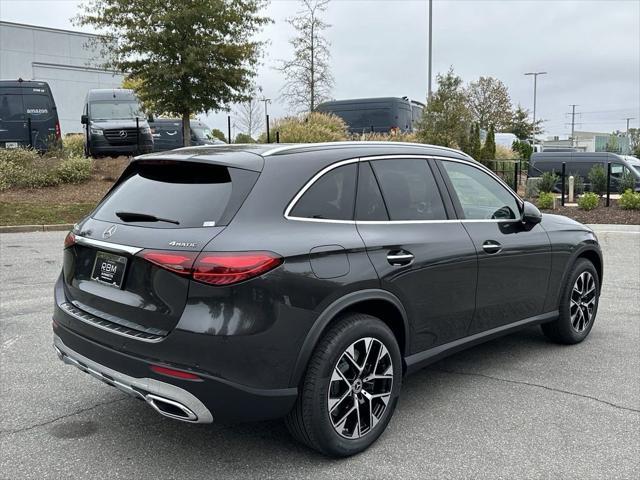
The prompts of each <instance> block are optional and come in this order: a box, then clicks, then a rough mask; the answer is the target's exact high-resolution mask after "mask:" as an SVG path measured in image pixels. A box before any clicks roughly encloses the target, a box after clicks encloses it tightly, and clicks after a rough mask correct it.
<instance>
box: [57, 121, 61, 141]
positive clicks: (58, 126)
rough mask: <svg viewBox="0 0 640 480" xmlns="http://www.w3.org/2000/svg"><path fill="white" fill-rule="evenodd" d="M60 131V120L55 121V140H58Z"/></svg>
mask: <svg viewBox="0 0 640 480" xmlns="http://www.w3.org/2000/svg"><path fill="white" fill-rule="evenodd" d="M60 137H62V133H61V132H60V122H59V121H56V140H60Z"/></svg>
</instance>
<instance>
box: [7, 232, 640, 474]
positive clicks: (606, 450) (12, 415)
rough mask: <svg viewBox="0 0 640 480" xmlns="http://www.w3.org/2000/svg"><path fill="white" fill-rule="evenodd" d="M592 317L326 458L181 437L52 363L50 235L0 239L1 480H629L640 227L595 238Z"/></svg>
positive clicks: (53, 238)
mask: <svg viewBox="0 0 640 480" xmlns="http://www.w3.org/2000/svg"><path fill="white" fill-rule="evenodd" d="M596 231H597V232H598V236H599V238H600V241H601V242H602V245H603V248H604V254H605V280H604V287H603V292H602V297H601V303H600V311H599V314H598V318H597V321H596V324H595V326H594V329H593V331H592V333H591V335H590V337H589V338H588V339H587V340H586V341H585V342H584V343H582V344H581V345H577V346H572V347H562V346H558V345H555V344H551V343H549V342H547V341H546V340H545V339H544V337H542V335H541V334H540V333H539V331H538V329H537V328H532V329H528V330H524V331H522V332H519V333H516V334H513V335H511V336H508V337H505V338H502V339H499V340H495V341H492V342H490V343H487V344H485V345H481V346H479V347H475V348H473V349H470V350H467V351H465V352H462V353H459V354H457V355H455V356H453V357H450V358H448V359H446V360H443V361H440V362H438V363H437V364H434V365H433V366H431V367H430V368H428V369H425V370H423V371H421V372H419V373H417V374H415V375H413V376H411V377H409V378H408V379H406V381H405V384H404V386H403V390H402V397H401V399H400V404H399V407H398V410H397V411H396V414H395V416H394V418H393V420H392V422H391V424H390V425H389V428H388V429H387V432H386V433H385V434H384V435H383V436H382V437H381V439H380V440H379V441H378V442H377V443H376V444H375V445H374V446H373V447H372V448H370V449H369V450H368V451H366V452H365V453H363V454H361V455H358V456H356V457H352V458H349V459H345V460H339V461H336V460H330V459H327V458H324V457H322V456H320V455H318V454H316V453H314V452H312V451H309V450H307V449H306V448H304V447H302V446H299V445H298V444H296V443H295V442H294V441H293V440H292V439H291V438H290V437H289V436H288V434H287V431H286V429H285V428H284V425H283V424H282V423H281V422H265V423H259V424H242V425H235V426H230V425H217V424H212V425H189V424H185V423H181V422H176V421H172V420H169V419H166V418H164V417H161V416H159V415H157V414H156V413H155V412H154V411H153V410H152V409H151V408H149V407H148V406H146V405H145V404H144V403H143V402H140V401H137V400H135V399H132V398H130V397H128V396H126V395H124V394H122V393H120V392H118V391H117V390H115V389H113V388H110V387H108V386H106V385H104V384H102V383H100V382H98V381H97V380H94V379H93V378H91V377H90V376H88V375H85V374H82V373H81V372H80V371H78V370H77V369H75V368H72V367H70V366H65V365H63V364H62V362H60V361H59V360H58V359H57V357H56V355H55V353H54V351H53V348H52V347H51V328H50V321H51V320H50V316H51V310H52V301H53V299H52V288H53V282H54V280H55V278H56V276H57V274H58V272H59V269H60V260H61V246H62V240H63V238H64V233H62V232H47V233H23V234H3V235H0V257H1V258H0V261H1V265H2V267H1V269H2V274H1V278H0V288H1V290H0V295H1V297H0V302H1V304H0V327H1V330H0V332H1V337H0V403H1V406H2V407H1V412H2V415H1V418H0V478H8V479H26V478H34V479H46V478H54V479H89V478H109V479H112V478H141V479H146V478H155V479H159V478H175V479H177V478H182V479H204V478H215V479H222V478H246V479H263V478H296V479H306V478H309V479H316V478H340V479H344V478H348V479H354V478H358V479H361V478H369V479H378V478H380V479H382V478H385V479H391V478H402V479H410V478H430V479H432V478H491V479H494V478H505V479H513V478H527V479H533V478H563V479H568V478H580V479H591V478H615V479H626V478H629V479H631V478H633V479H635V478H639V477H640V227H638V226H636V227H621V226H598V228H597V230H596Z"/></svg>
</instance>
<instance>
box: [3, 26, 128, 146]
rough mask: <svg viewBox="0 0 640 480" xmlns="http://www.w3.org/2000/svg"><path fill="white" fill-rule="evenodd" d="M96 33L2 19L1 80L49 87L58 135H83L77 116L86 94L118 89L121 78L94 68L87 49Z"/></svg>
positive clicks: (96, 58) (94, 53)
mask: <svg viewBox="0 0 640 480" xmlns="http://www.w3.org/2000/svg"><path fill="white" fill-rule="evenodd" d="M95 38H96V35H91V34H87V33H80V32H72V31H69V30H59V29H55V28H45V27H37V26H33V25H24V24H20V23H12V22H2V21H0V79H2V80H17V79H18V78H23V79H24V80H42V81H45V82H47V83H48V84H49V86H50V87H51V91H52V92H53V97H54V99H55V102H56V106H57V108H58V117H59V118H60V128H61V129H62V133H63V134H66V133H73V132H82V125H81V124H80V115H82V108H83V104H84V97H85V95H86V93H87V90H89V89H92V88H118V87H120V85H121V84H122V79H123V76H122V75H121V74H119V73H114V72H109V71H106V70H103V69H101V68H99V67H98V65H100V64H101V63H103V62H104V59H103V58H102V57H101V55H100V53H99V49H97V48H96V47H95V46H92V45H91V41H92V40H94V39H95Z"/></svg>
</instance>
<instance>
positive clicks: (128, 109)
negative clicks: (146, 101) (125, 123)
mask: <svg viewBox="0 0 640 480" xmlns="http://www.w3.org/2000/svg"><path fill="white" fill-rule="evenodd" d="M136 117H138V118H144V113H142V110H141V109H140V105H139V104H138V102H136V101H132V100H126V101H119V102H117V101H108V102H92V103H91V119H92V120H123V119H128V118H136Z"/></svg>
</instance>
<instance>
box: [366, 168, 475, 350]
mask: <svg viewBox="0 0 640 480" xmlns="http://www.w3.org/2000/svg"><path fill="white" fill-rule="evenodd" d="M442 193H444V192H441V191H440V189H439V187H438V185H437V183H436V180H435V178H434V174H433V171H432V170H431V167H430V165H429V162H428V161H427V160H426V159H425V158H393V159H391V158H387V159H379V160H371V161H362V162H360V170H359V175H358V194H357V201H356V223H357V227H358V232H359V233H360V235H361V236H362V239H363V240H364V243H365V245H366V248H367V253H368V255H369V258H370V259H371V261H372V263H373V265H374V267H375V269H376V272H377V273H378V276H379V277H380V281H381V286H382V288H383V289H385V290H388V291H390V292H392V293H394V294H395V295H396V296H397V297H398V298H399V299H400V300H401V301H402V303H403V305H404V306H405V308H406V310H407V315H408V317H409V323H410V328H411V330H412V331H411V335H410V338H411V339H412V341H411V345H410V349H411V351H410V352H407V353H409V354H410V353H416V352H420V351H422V350H425V349H427V348H430V347H434V346H437V345H440V344H443V343H447V342H450V341H452V340H455V339H457V338H461V337H463V336H464V335H465V333H466V331H467V330H468V328H469V324H470V322H471V320H472V318H473V311H474V308H475V294H476V277H477V261H476V252H475V249H474V247H473V244H472V243H471V240H470V239H469V236H468V235H467V233H466V231H465V229H464V227H463V226H462V224H461V223H460V222H459V221H457V220H455V219H454V218H453V216H454V212H453V207H452V204H451V202H450V200H449V199H448V198H447V197H446V196H443V195H442Z"/></svg>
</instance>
